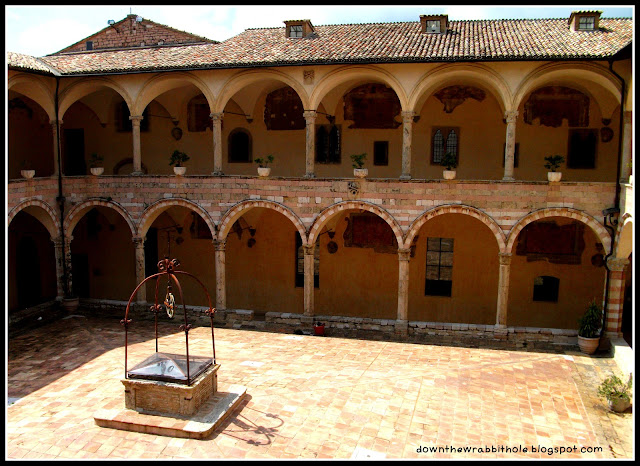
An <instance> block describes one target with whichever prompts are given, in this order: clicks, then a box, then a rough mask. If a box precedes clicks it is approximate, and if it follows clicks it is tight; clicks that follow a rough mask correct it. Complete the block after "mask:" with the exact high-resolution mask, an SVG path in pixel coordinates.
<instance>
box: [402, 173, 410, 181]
mask: <svg viewBox="0 0 640 466" xmlns="http://www.w3.org/2000/svg"><path fill="white" fill-rule="evenodd" d="M400 179H401V180H410V179H411V175H407V174H406V173H403V174H402V175H400Z"/></svg>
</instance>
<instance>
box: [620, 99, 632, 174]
mask: <svg viewBox="0 0 640 466" xmlns="http://www.w3.org/2000/svg"><path fill="white" fill-rule="evenodd" d="M631 117H632V112H628V111H627V112H624V114H623V126H622V141H620V144H622V157H621V160H620V163H621V164H622V166H621V167H620V182H621V183H628V182H629V176H630V175H631V167H630V166H629V165H630V163H631V134H632V133H631V131H632V129H633V127H632V119H631Z"/></svg>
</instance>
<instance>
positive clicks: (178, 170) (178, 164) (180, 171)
mask: <svg viewBox="0 0 640 466" xmlns="http://www.w3.org/2000/svg"><path fill="white" fill-rule="evenodd" d="M189 159H190V157H189V156H188V155H187V154H185V153H184V152H180V151H179V150H174V151H173V154H171V157H170V158H169V165H175V166H174V167H173V172H174V173H175V174H176V175H178V176H182V175H184V174H185V173H186V172H187V167H183V166H182V164H183V163H185V162H186V161H187V160H189Z"/></svg>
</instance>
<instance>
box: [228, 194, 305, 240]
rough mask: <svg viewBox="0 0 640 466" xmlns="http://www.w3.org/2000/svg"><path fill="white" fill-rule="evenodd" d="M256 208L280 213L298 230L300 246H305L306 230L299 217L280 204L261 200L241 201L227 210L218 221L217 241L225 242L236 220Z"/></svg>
mask: <svg viewBox="0 0 640 466" xmlns="http://www.w3.org/2000/svg"><path fill="white" fill-rule="evenodd" d="M256 207H263V208H265V209H271V210H275V211H276V212H280V213H281V214H282V215H284V216H285V217H287V218H288V219H289V220H291V222H292V223H293V225H294V226H295V227H296V230H298V233H300V237H301V238H302V244H306V240H307V230H306V228H305V227H304V223H302V220H300V217H298V216H297V215H296V214H295V213H294V212H293V211H291V209H289V208H288V207H286V206H284V205H282V204H279V203H278V202H275V201H268V200H261V199H250V200H246V201H241V202H239V203H237V204H236V205H234V206H233V207H231V208H230V209H229V210H227V211H226V212H225V214H224V215H223V216H222V219H221V220H220V229H219V231H218V240H219V241H224V240H226V239H227V235H228V234H229V232H230V231H231V227H232V226H233V224H234V223H235V222H236V220H238V219H239V218H240V217H242V215H243V214H244V213H245V212H247V211H248V210H250V209H253V208H256Z"/></svg>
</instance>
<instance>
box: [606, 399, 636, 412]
mask: <svg viewBox="0 0 640 466" xmlns="http://www.w3.org/2000/svg"><path fill="white" fill-rule="evenodd" d="M629 406H631V401H630V400H626V399H624V398H612V399H610V400H609V409H610V410H611V411H614V412H616V413H623V412H625V411H626V410H627V408H628V407H629Z"/></svg>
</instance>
